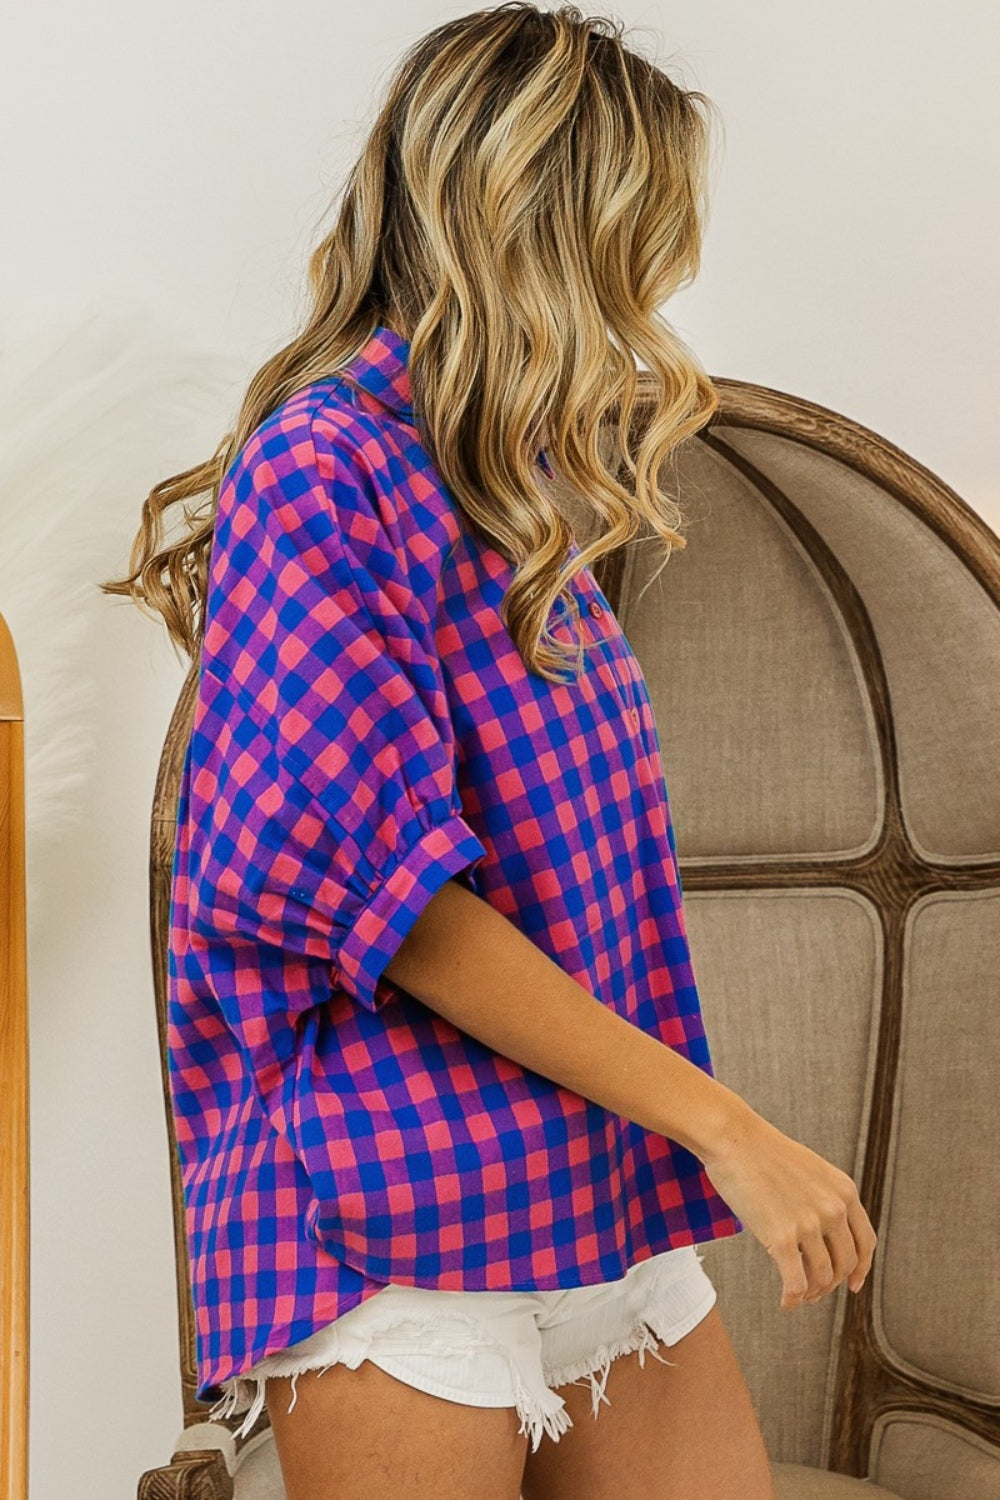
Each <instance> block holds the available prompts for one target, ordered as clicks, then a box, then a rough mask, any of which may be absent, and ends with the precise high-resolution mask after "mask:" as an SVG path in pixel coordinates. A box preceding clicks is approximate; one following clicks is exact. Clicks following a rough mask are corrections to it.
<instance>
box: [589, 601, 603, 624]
mask: <svg viewBox="0 0 1000 1500" xmlns="http://www.w3.org/2000/svg"><path fill="white" fill-rule="evenodd" d="M590 613H591V614H592V615H593V617H594V619H595V620H596V619H597V618H598V616H600V615H603V613H604V610H603V609H602V608H601V606H600V605H599V604H598V602H597V600H596V599H592V600H591V601H590Z"/></svg>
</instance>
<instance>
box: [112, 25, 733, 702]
mask: <svg viewBox="0 0 1000 1500" xmlns="http://www.w3.org/2000/svg"><path fill="white" fill-rule="evenodd" d="M700 106H708V107H709V108H710V107H711V104H710V101H709V100H708V99H706V97H705V96H704V95H703V94H701V93H699V92H696V91H686V90H684V89H681V88H680V87H679V86H678V85H677V84H675V83H674V82H672V81H671V80H670V79H669V78H668V77H667V75H666V74H665V73H664V72H663V71H662V70H661V69H659V68H658V67H656V66H655V65H654V64H653V63H652V62H650V61H647V60H646V59H645V58H644V57H642V56H641V55H639V54H638V53H637V52H635V51H633V50H631V49H629V48H628V47H626V46H625V45H624V42H623V40H622V27H621V25H620V23H616V22H612V21H610V20H608V19H606V18H604V17H585V16H584V15H583V14H582V12H581V11H580V10H579V9H578V7H576V6H575V5H562V6H560V7H559V8H558V9H556V10H552V11H545V10H542V9H540V8H539V7H538V6H536V5H533V4H530V3H528V0H510V3H507V4H502V5H497V6H493V7H490V8H488V9H485V10H479V11H474V12H472V13H471V14H468V15H465V16H460V17H458V18H456V19H454V20H451V21H448V22H446V23H444V24H443V25H441V26H438V27H436V28H435V29H434V30H433V31H431V32H430V33H428V34H427V35H426V36H424V37H423V38H421V39H420V40H419V41H418V42H417V43H416V44H415V45H414V46H413V47H411V48H410V50H409V51H408V52H407V53H406V54H405V55H404V57H403V59H402V61H401V63H400V64H399V66H398V67H397V69H396V71H395V74H394V76H393V79H392V81H391V83H390V86H389V90H388V95H387V98H386V100H385V103H384V105H383V107H382V109H381V110H380V112H379V114H378V116H377V118H376V121H375V124H374V126H373V128H372V130H371V132H370V134H369V136H368V139H367V141H366V143H365V146H364V149H363V151H362V153H361V155H360V157H359V159H358V160H357V162H356V164H355V166H354V167H353V169H352V171H351V173H350V175H349V177H348V180H347V184H346V187H345V191H344V195H343V199H342V202H341V206H340V210H339V215H338V219H337V223H336V224H335V226H334V228H333V229H332V230H331V232H330V233H329V234H328V235H327V236H326V238H325V239H323V240H322V242H321V243H320V244H319V245H318V246H317V247H316V248H315V250H314V251H313V252H312V254H311V256H310V260H309V282H310V289H311V293H312V304H311V310H310V313H309V315H308V318H307V320H306V322H305V326H304V327H303V329H302V331H301V332H300V333H298V334H297V335H296V337H295V338H293V339H292V340H291V342H289V343H288V344H286V345H285V346H284V348H282V349H281V350H279V351H278V353H276V354H275V355H273V356H271V357H270V358H269V359H268V360H267V361H266V362H265V363H264V364H263V365H262V366H261V368H260V369H259V370H258V371H257V373H256V374H255V375H254V377H253V378H252V380H251V381H250V383H249V386H248V388H247V391H246V394H245V396H244V398H243V402H242V405H241V407H240V410H239V413H238V415H237V419H236V422H235V426H234V430H233V431H232V432H230V433H227V434H226V436H225V437H224V439H223V440H222V441H221V443H220V444H219V446H218V448H217V449H216V451H215V452H214V453H213V454H212V455H211V457H209V458H208V459H207V460H205V462H204V463H202V464H199V465H196V466H194V467H193V468H190V469H187V470H185V471H184V472H183V473H180V474H177V475H174V476H172V477H171V478H169V479H166V480H164V481H162V482H161V483H160V484H158V485H156V486H154V488H153V489H152V490H151V492H150V494H149V496H148V497H147V499H146V501H145V503H144V505H143V511H142V522H141V526H140V530H139V532H138V534H137V536H136V538H135V541H134V543H133V548H132V555H131V558H130V564H129V566H130V573H129V575H128V576H127V577H126V578H124V579H120V580H111V581H108V582H106V583H104V584H102V588H103V590H104V592H106V593H117V594H126V595H129V596H131V597H132V598H133V600H134V601H135V602H136V603H137V604H139V605H140V606H141V605H143V604H145V605H148V606H149V607H151V608H152V609H153V610H155V611H157V612H158V613H159V614H160V615H161V616H162V617H163V619H164V621H165V623H166V625H167V629H168V632H169V634H170V637H171V639H172V640H173V641H174V642H175V643H176V644H177V645H178V646H180V647H181V648H182V649H183V650H184V651H186V652H187V654H188V655H189V656H190V657H192V658H193V657H194V656H195V655H196V654H197V652H198V650H199V645H200V639H201V633H202V630H203V628H204V600H205V593H206V588H207V573H208V557H209V552H210V550H211V543H212V534H213V524H214V516H215V509H216V505H217V501H218V492H219V487H220V484H221V481H222V478H223V476H224V475H225V473H226V470H227V469H228V467H229V465H230V463H231V462H232V460H233V459H234V458H235V456H236V454H237V453H238V452H239V450H240V448H241V447H242V445H243V444H244V443H245V442H246V440H247V439H248V438H249V437H250V435H251V434H252V433H253V432H254V430H255V429H256V428H257V427H258V426H259V425H260V424H261V423H262V422H263V421H264V420H265V419H266V417H267V416H269V415H270V413H271V412H272V411H274V410H275V409H276V407H278V406H279V405H280V404H281V403H282V402H283V401H285V400H286V399H287V398H288V397H289V396H291V395H293V394H294V393H295V392H296V391H298V390H300V389H302V388H303V387H304V386H307V385H309V384H311V383H312V382H314V381H318V380H322V379H325V378H328V377H329V376H330V375H331V374H333V373H334V372H335V371H337V370H338V369H340V368H341V367H342V366H343V365H345V364H347V363H348V362H349V361H350V360H351V358H352V357H353V356H354V354H355V353H356V352H357V351H358V349H359V348H360V347H361V346H362V344H364V343H365V342H366V341H367V339H368V338H369V337H370V336H371V334H372V332H373V331H374V329H375V327H376V325H377V324H378V323H380V322H383V323H388V324H389V325H390V326H392V327H394V328H395V329H396V330H397V331H399V332H400V333H401V334H402V335H403V336H404V337H405V338H406V339H408V340H409V343H410V354H409V365H408V370H409V376H410V383H411V388H412V393H413V407H414V421H415V422H416V424H417V427H418V432H419V435H420V438H421V441H422V442H423V443H424V445H425V447H426V448H427V451H428V453H429V454H430V456H431V457H432V459H433V461H434V464H435V467H436V468H437V470H438V472H439V474H440V475H441V477H442V479H443V480H444V482H445V483H446V485H447V486H448V489H449V491H450V493H451V494H452V496H453V497H454V499H455V500H456V502H457V504H458V505H459V506H460V507H461V510H462V512H463V514H464V516H465V517H466V519H467V520H468V522H469V524H470V526H471V527H472V528H473V529H475V530H476V531H477V532H478V534H479V535H480V536H481V537H482V539H483V540H484V541H485V542H486V543H487V544H488V545H490V546H492V547H495V548H496V549H497V550H498V551H499V552H500V553H501V554H502V555H503V556H504V557H505V558H506V559H507V561H508V562H509V563H510V564H511V565H512V566H513V567H514V573H513V577H512V581H511V584H510V587H509V588H508V590H507V593H506V595H505V598H504V603H503V612H504V623H505V625H506V627H507V629H508V630H509V632H510V634H511V637H512V638H513V640H514V642H515V644H516V646H517V648H518V650H519V652H520V654H521V656H522V658H523V660H524V662H525V664H526V666H527V667H528V668H529V669H530V670H532V671H535V672H538V673H539V674H541V675H542V676H544V677H546V678H550V679H551V680H553V681H557V680H560V681H561V680H563V676H564V673H565V671H566V668H567V665H568V664H569V660H570V659H569V658H568V657H567V652H566V647H565V645H563V644H562V643H560V642H558V641H556V640H554V639H553V638H552V637H551V636H550V635H549V634H548V630H547V624H548V620H549V616H550V611H551V608H552V605H553V602H554V600H555V598H556V596H557V595H559V594H560V593H562V592H563V591H564V589H565V588H566V585H567V584H568V582H569V580H570V578H571V577H572V575H573V574H574V573H575V572H577V571H578V570H579V569H580V568H582V567H585V566H588V565H592V564H593V563H594V562H596V561H597V560H598V559H599V558H600V557H601V556H602V555H604V553H606V552H609V551H612V550H614V549H615V548H617V547H619V546H621V545H622V544H623V543H625V542H628V541H631V540H632V539H634V538H635V537H636V536H637V535H638V534H639V532H640V531H641V530H642V529H643V528H644V527H646V528H648V529H649V530H651V531H652V532H654V533H655V534H657V535H658V536H659V537H660V538H661V540H662V542H663V544H664V552H665V556H664V562H665V561H666V559H667V558H668V557H669V555H670V552H671V551H672V550H674V549H676V548H682V547H683V546H684V545H685V540H684V538H683V536H682V535H681V533H680V531H679V529H678V528H679V527H680V525H681V524H682V521H683V517H682V516H681V513H680V510H679V507H678V504H677V501H676V499H675V498H674V497H672V496H669V495H666V494H664V493H663V492H662V491H661V490H660V488H659V487H658V483H657V476H658V475H659V474H660V473H661V472H662V467H663V465H664V462H665V460H666V459H667V457H668V456H669V455H670V453H671V452H672V451H673V449H675V448H676V447H677V445H678V444H679V443H681V442H682V441H683V440H684V439H685V438H687V437H689V436H690V435H692V434H693V433H695V432H696V431H698V430H699V429H700V428H701V427H703V426H704V425H705V423H706V422H707V421H708V420H709V419H710V417H711V416H712V414H713V413H714V412H715V410H716V409H717V407H718V405H719V397H718V394H717V392H716V390H715V388H714V386H713V385H712V384H711V382H710V380H709V379H708V377H707V375H706V374H705V372H704V371H703V369H702V368H701V366H700V364H699V362H698V361H697V359H696V358H695V357H694V356H693V354H692V353H691V351H690V350H689V349H688V348H687V346H686V345H685V344H684V343H683V341H682V340H681V339H680V338H679V337H678V336H677V335H676V334H675V333H674V332H673V330H672V329H671V328H670V327H669V326H668V325H667V324H666V323H665V322H664V321H663V319H662V318H661V317H660V316H659V315H658V313H657V311H656V309H657V307H658V305H659V304H660V303H662V302H664V301H665V300H666V299H667V298H669V297H670V296H671V295H672V294H673V293H674V292H675V291H676V290H677V289H678V288H679V287H681V286H682V285H684V284H685V283H686V282H688V281H690V280H693V278H694V277H695V275H696V274H697V271H698V268H699V262H700V254H701V239H702V232H703V223H704V219H705V215H706V211H707V203H706V189H707V182H706V179H707V166H708V151H709V144H710V141H709V133H708V127H707V121H706V118H705V117H704V116H703V115H702V113H701V111H700ZM636 356H639V358H641V359H642V360H643V361H644V362H645V364H646V365H647V366H648V368H649V370H650V372H651V373H652V376H653V377H654V379H655V383H656V391H657V398H656V400H655V401H653V402H651V403H649V405H648V408H640V406H639V399H638V398H639V376H638V370H637V367H636ZM640 416H641V418H642V420H641V422H640V420H639V419H640ZM602 430H604V431H605V432H608V431H610V432H611V434H612V435H613V439H614V443H613V451H612V452H611V453H610V454H608V453H607V452H605V453H604V455H603V456H602V452H601V448H600V445H599V441H598V438H599V434H600V432H601V431H602ZM542 447H544V448H545V451H546V454H547V456H548V458H549V461H550V463H551V465H552V467H553V468H554V469H555V470H556V472H557V473H558V475H559V477H560V481H561V482H562V483H564V484H568V485H569V486H570V487H571V489H572V491H573V493H574V495H579V496H580V498H581V500H582V501H583V502H584V503H585V504H587V505H589V506H590V507H591V508H592V510H593V512H594V514H595V516H596V517H597V518H599V520H600V522H601V523H602V524H601V530H600V534H599V535H598V536H597V538H596V539H595V540H594V541H593V542H592V543H591V544H590V546H588V547H587V548H584V549H583V550H582V552H581V555H580V557H578V558H577V559H575V560H574V559H570V560H569V561H568V562H567V557H566V549H567V546H568V544H569V543H570V542H571V541H572V540H573V535H572V531H571V528H570V526H569V523H568V522H567V520H566V519H565V517H564V515H563V513H562V512H561V510H560V509H559V507H558V505H557V504H556V502H555V500H554V499H553V493H552V489H551V486H550V483H549V482H548V481H546V480H545V479H544V478H543V476H542V475H541V471H540V470H539V469H538V468H537V467H536V464H535V457H536V455H537V453H538V450H539V449H540V448H542ZM196 496H204V497H205V498H204V500H203V502H202V505H201V506H200V507H195V508H189V507H187V506H186V505H185V506H184V510H183V513H184V517H185V521H186V522H187V523H188V530H187V532H186V534H185V535H183V536H182V537H181V538H180V539H179V540H175V541H172V542H167V541H166V540H165V535H164V519H165V513H166V512H167V511H168V510H169V509H170V508H171V507H172V506H174V505H175V504H178V503H181V502H184V501H188V500H190V499H192V498H193V497H196ZM572 664H573V666H574V667H576V666H578V665H579V652H577V653H575V655H574V656H573V658H572Z"/></svg>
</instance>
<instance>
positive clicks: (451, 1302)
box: [209, 1245, 716, 1452]
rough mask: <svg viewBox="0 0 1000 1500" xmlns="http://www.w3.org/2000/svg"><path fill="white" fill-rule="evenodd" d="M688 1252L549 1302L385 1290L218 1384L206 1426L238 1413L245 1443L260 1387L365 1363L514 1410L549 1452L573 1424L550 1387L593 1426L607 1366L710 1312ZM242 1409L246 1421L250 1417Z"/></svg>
mask: <svg viewBox="0 0 1000 1500" xmlns="http://www.w3.org/2000/svg"><path fill="white" fill-rule="evenodd" d="M701 1261H702V1256H701V1255H700V1254H699V1253H698V1251H697V1250H696V1249H695V1247H694V1245H682V1246H681V1247H679V1248H678V1249H676V1250H667V1251H664V1252H662V1253H661V1254H659V1255H653V1256H649V1257H647V1258H646V1259H645V1260H642V1261H639V1262H638V1263H637V1264H636V1265H634V1266H632V1267H631V1268H630V1269H629V1270H628V1271H627V1272H626V1274H625V1276H624V1277H622V1278H620V1279H619V1280H617V1281H611V1282H604V1283H598V1284H597V1285H595V1286H579V1287H569V1288H567V1289H566V1290H564V1291H551V1292H445V1291H438V1290H436V1289H435V1288H433V1287H411V1286H397V1285H396V1284H395V1283H394V1282H393V1283H390V1284H388V1285H387V1286H384V1287H383V1288H382V1290H381V1291H380V1292H376V1294H375V1295H374V1296H373V1297H369V1298H368V1299H367V1300H366V1301H365V1302H362V1303H360V1304H359V1306H357V1307H354V1308H352V1309H351V1311H350V1312H348V1313H345V1314H344V1315H343V1317H340V1318H337V1319H336V1320H335V1321H334V1322H332V1323H327V1324H326V1325H325V1326H324V1327H322V1328H320V1329H318V1330H317V1331H316V1332H315V1333H313V1334H311V1335H310V1336H309V1337H308V1338H306V1339H303V1340H302V1341H301V1342H300V1343H297V1344H293V1345H292V1346H291V1347H290V1348H288V1349H283V1350H280V1351H278V1352H277V1353H274V1354H270V1355H268V1356H267V1357H266V1358H265V1359H262V1360H260V1361H258V1363H257V1364H255V1365H253V1366H252V1367H251V1369H250V1370H248V1371H247V1372H246V1373H245V1374H243V1375H238V1376H234V1377H233V1379H231V1380H227V1381H224V1382H223V1383H222V1385H221V1389H222V1391H223V1392H224V1395H223V1396H222V1397H221V1398H220V1400H219V1401H218V1402H217V1403H216V1404H215V1406H214V1407H213V1408H212V1410H211V1412H210V1413H209V1416H210V1418H212V1419H215V1418H220V1417H231V1416H234V1415H235V1414H237V1413H239V1412H242V1411H246V1412H247V1415H246V1418H245V1420H244V1421H243V1422H242V1423H241V1425H240V1427H239V1428H238V1429H237V1431H236V1433H235V1436H236V1437H242V1436H245V1435H246V1434H247V1433H249V1432H250V1430H251V1429H252V1427H253V1425H254V1423H255V1422H256V1420H257V1418H258V1416H259V1415H260V1412H261V1410H262V1408H263V1406H264V1387H265V1382H266V1380H267V1378H268V1376H288V1375H290V1376H292V1377H293V1378H292V1400H291V1403H290V1405H289V1408H288V1409H289V1411H291V1410H292V1407H294V1405H295V1395H296V1393H295V1379H294V1377H295V1376H297V1375H299V1374H301V1373H302V1371H304V1370H319V1371H320V1372H321V1373H322V1371H323V1370H327V1369H329V1368H330V1366H331V1365H335V1364H344V1365H347V1366H348V1368H349V1369H352V1370H356V1369H357V1367H358V1366H359V1365H360V1364H361V1362H362V1360H365V1359H367V1360H370V1361H371V1363H372V1364H373V1365H377V1366H378V1368H379V1369H380V1370H384V1371H385V1372H386V1373H387V1374H389V1375H392V1376H394V1377H395V1378H396V1379H397V1380H401V1381H403V1382H405V1384H407V1385H410V1386H413V1387H414V1388H415V1389H417V1390H420V1391H426V1392H428V1394H430V1395H432V1396H442V1397H444V1398H445V1400H448V1401H457V1402H460V1403H462V1404H464V1405H466V1406H513V1407H516V1409H517V1413H518V1416H519V1417H520V1419H521V1427H520V1433H521V1434H525V1433H526V1434H527V1435H528V1436H529V1438H530V1440H531V1443H532V1449H533V1451H536V1452H537V1450H538V1446H539V1444H540V1442H541V1439H542V1434H543V1432H547V1433H548V1434H549V1436H550V1437H551V1438H553V1439H554V1440H555V1441H558V1439H559V1436H560V1434H561V1433H563V1432H565V1431H566V1429H567V1428H568V1427H572V1425H573V1423H572V1420H571V1419H570V1416H569V1413H568V1411H567V1410H566V1403H565V1401H564V1400H563V1398H562V1397H561V1396H560V1395H558V1394H557V1392H556V1391H555V1390H554V1389H553V1387H555V1386H561V1385H566V1384H569V1383H573V1384H576V1385H582V1384H583V1383H584V1382H585V1381H587V1380H589V1381H590V1387H591V1391H592V1394H593V1415H594V1417H595V1418H596V1417H597V1415H598V1409H599V1406H600V1403H601V1402H602V1401H604V1402H605V1403H606V1404H608V1405H610V1400H609V1398H608V1397H607V1396H606V1395H605V1393H604V1387H605V1385H606V1384H607V1378H608V1372H609V1370H610V1368H611V1361H612V1360H613V1359H615V1358H617V1357H618V1356H619V1355H622V1354H628V1353H630V1352H631V1351H632V1350H637V1351H638V1354H639V1364H640V1365H641V1366H643V1368H645V1359H644V1356H645V1353H646V1351H647V1350H648V1351H649V1352H650V1353H651V1354H652V1355H653V1357H654V1358H655V1359H658V1360H659V1361H660V1363H661V1364H673V1361H672V1360H669V1359H664V1358H663V1357H662V1355H660V1354H658V1353H657V1351H656V1344H657V1342H658V1341H660V1340H662V1342H663V1343H664V1344H668V1345H669V1344H676V1343H677V1341H678V1340H679V1339H681V1338H683V1337H684V1335H685V1334H686V1333H689V1332H690V1331H691V1329H692V1328H694V1326H695V1324H696V1323H699V1322H700V1321H701V1319H702V1318H703V1317H704V1316H705V1314H706V1313H707V1312H709V1310H710V1309H711V1307H712V1305H713V1304H714V1302H715V1300H716V1291H715V1287H714V1285H713V1284H712V1282H711V1280H710V1279H709V1276H708V1273H707V1272H706V1271H705V1269H704V1267H703V1266H702V1264H701ZM248 1408H249V1409H248Z"/></svg>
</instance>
